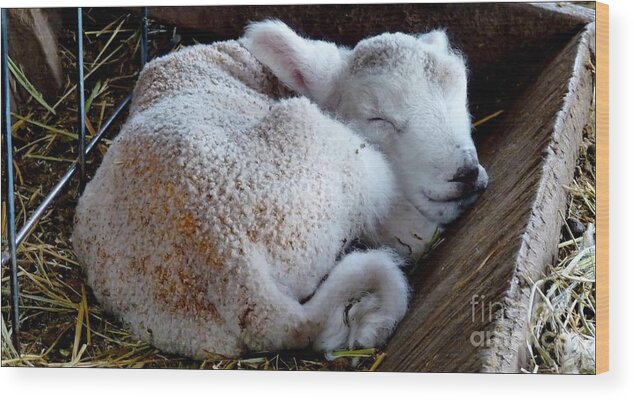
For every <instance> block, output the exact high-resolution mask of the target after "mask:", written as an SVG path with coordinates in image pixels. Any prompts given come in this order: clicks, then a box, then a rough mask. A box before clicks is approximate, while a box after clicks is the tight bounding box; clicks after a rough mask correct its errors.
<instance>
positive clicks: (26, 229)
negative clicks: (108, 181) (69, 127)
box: [2, 94, 132, 266]
mask: <svg viewBox="0 0 634 400" xmlns="http://www.w3.org/2000/svg"><path fill="white" fill-rule="evenodd" d="M130 100H132V94H129V95H128V96H126V98H125V99H123V101H122V102H121V103H120V104H119V106H118V107H117V109H116V110H115V111H114V113H113V114H112V115H111V116H110V118H108V119H107V120H106V121H105V122H104V123H103V125H102V126H101V129H100V130H99V132H97V134H96V135H95V136H94V137H93V138H92V140H91V141H90V143H88V146H86V149H85V154H84V155H87V154H88V153H90V151H91V150H92V148H93V147H95V145H96V144H97V142H98V141H99V139H101V137H102V136H103V134H104V133H105V132H106V130H107V129H108V127H110V124H112V122H113V121H114V120H115V119H116V118H117V117H118V116H119V114H120V113H121V111H123V109H124V108H125V107H126V106H127V105H128V103H130ZM78 169H79V160H76V161H75V162H74V163H73V164H72V165H71V166H70V167H69V168H68V170H67V171H66V173H65V174H64V175H63V176H62V178H61V179H60V180H59V182H57V184H56V185H55V186H54V187H53V189H52V190H51V192H50V193H49V194H48V195H47V196H46V198H45V199H44V200H43V201H42V203H40V205H39V206H38V207H37V209H36V210H35V212H33V214H31V216H30V217H29V219H28V221H26V223H25V224H24V226H23V227H22V228H21V229H20V232H18V234H17V237H16V246H19V245H20V243H22V241H23V240H24V239H25V238H26V236H27V235H28V234H29V233H30V231H31V229H33V227H35V224H37V223H38V221H39V220H40V219H41V218H42V216H44V212H45V211H46V209H47V208H48V206H50V205H51V203H52V202H53V200H55V198H56V197H57V196H58V195H59V194H60V193H61V191H62V189H63V188H64V187H65V186H66V185H67V184H68V182H69V181H70V178H72V177H73V175H74V174H75V172H77V170H78ZM8 262H9V258H8V255H5V254H3V255H2V265H3V266H4V265H5V264H7V263H8Z"/></svg>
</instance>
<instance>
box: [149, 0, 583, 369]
mask: <svg viewBox="0 0 634 400" xmlns="http://www.w3.org/2000/svg"><path fill="white" fill-rule="evenodd" d="M150 18H152V19H156V20H158V21H162V22H164V23H168V24H170V25H177V26H179V27H181V28H185V29H186V30H191V31H195V32H196V37H197V38H200V37H201V35H208V36H206V38H207V39H208V41H212V40H223V39H230V38H236V37H239V36H240V35H241V34H242V30H243V28H244V26H245V25H246V24H247V23H248V22H249V21H255V20H260V19H264V18H279V19H281V20H283V21H284V22H286V23H288V24H289V25H290V26H291V27H293V28H295V29H297V30H298V31H299V32H303V33H304V34H306V35H307V36H310V37H313V38H321V39H327V40H332V41H334V42H337V43H342V44H347V45H350V46H353V45H354V44H355V43H356V42H357V41H359V40H360V39H362V38H364V37H366V36H370V35H374V34H378V33H381V32H385V31H404V32H424V31H427V30H429V29H432V28H437V27H443V28H446V30H447V33H448V35H449V37H450V39H451V40H452V42H453V43H454V45H455V46H457V47H458V48H459V49H461V51H462V52H463V53H464V54H465V55H466V58H467V60H468V65H469V68H470V71H471V72H470V94H469V98H470V104H471V112H472V114H473V115H474V121H478V120H480V119H482V118H485V117H487V116H490V115H492V114H494V113H498V112H499V111H501V113H498V114H496V115H497V116H496V117H495V118H492V119H490V120H488V121H487V122H486V123H483V124H481V125H479V126H477V127H476V128H475V130H474V137H475V140H476V143H477V146H478V153H479V155H480V160H481V162H482V164H483V165H484V166H485V167H486V169H487V171H488V172H489V176H490V186H489V188H488V190H487V191H486V192H485V194H484V195H483V196H482V198H481V199H480V200H479V202H478V203H477V204H476V206H475V207H474V208H473V209H471V210H470V211H469V212H467V213H466V214H465V215H464V216H463V217H462V218H460V219H459V220H458V221H456V223H454V224H453V225H452V226H451V227H450V228H449V230H448V232H447V233H446V235H445V237H446V238H445V240H444V242H443V243H442V244H441V245H440V246H439V247H438V248H437V249H436V250H435V251H434V252H433V254H432V255H431V256H429V257H428V258H427V259H426V260H424V262H423V264H422V265H420V266H419V268H417V270H416V272H415V273H414V274H413V275H412V278H411V279H412V285H413V287H414V294H413V298H412V301H411V306H410V310H409V313H408V314H407V316H406V318H405V319H404V320H403V322H402V323H401V324H400V326H399V328H398V330H397V332H396V334H395V335H394V336H393V338H392V339H391V340H390V342H389V344H388V346H387V349H386V353H387V356H386V357H385V359H384V361H383V362H382V364H381V365H380V367H379V370H383V371H433V372H518V371H519V369H520V365H521V364H522V361H523V359H524V357H525V356H526V354H525V352H526V350H527V345H526V337H527V320H528V315H527V314H528V307H529V296H530V290H531V286H532V282H534V281H535V280H537V279H539V278H540V277H541V276H542V273H543V272H544V271H545V269H546V267H547V266H548V265H549V264H553V263H554V260H555V256H556V251H557V243H558V239H559V232H560V229H561V225H562V222H563V220H562V217H561V215H562V214H561V212H563V211H564V209H565V199H566V192H565V188H564V186H565V185H567V184H569V183H570V182H571V180H572V178H573V173H574V166H575V160H576V158H577V151H578V147H579V145H580V143H581V138H582V129H583V126H584V124H585V123H586V120H587V114H588V111H589V109H590V105H591V101H592V97H593V87H594V85H593V75H592V68H593V65H592V59H593V57H594V42H595V31H594V20H595V17H594V12H593V11H592V10H588V9H585V8H582V7H579V6H574V5H569V4H564V5H561V4H559V3H557V4H555V3H542V4H539V5H533V4H519V3H516V4H514V3H507V4H500V3H498V4H493V3H480V4H404V5H398V4H396V5H309V6H232V7H158V8H152V9H151V11H150Z"/></svg>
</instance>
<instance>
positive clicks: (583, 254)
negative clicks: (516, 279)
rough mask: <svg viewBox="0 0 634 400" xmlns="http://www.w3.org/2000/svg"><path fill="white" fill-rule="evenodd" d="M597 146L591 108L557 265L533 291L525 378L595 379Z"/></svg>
mask: <svg viewBox="0 0 634 400" xmlns="http://www.w3.org/2000/svg"><path fill="white" fill-rule="evenodd" d="M595 144H596V136H595V106H594V104H593V106H592V110H591V111H590V120H589V121H588V124H587V125H586V126H585V128H584V138H583V143H582V146H581V149H580V155H579V159H578V161H577V166H576V170H575V178H574V180H573V182H572V185H570V186H569V187H567V188H566V190H567V191H568V209H567V214H566V215H565V216H564V215H562V218H563V219H564V222H565V223H564V227H563V228H562V236H561V243H560V244H559V258H558V262H557V265H556V266H550V267H549V273H548V274H547V275H546V276H545V277H544V278H543V279H541V280H539V281H537V282H535V283H534V285H533V292H532V295H533V296H532V297H531V304H532V307H531V308H530V311H529V318H530V328H529V329H530V332H529V339H528V343H527V347H528V353H529V358H528V362H527V365H525V366H524V368H523V370H524V371H526V372H541V373H559V374H579V373H581V374H594V373H595V328H596V325H595V322H596V320H595V311H596V308H595V306H596V291H595V288H596V285H595V277H596V272H595V271H596V268H595V267H596V262H595V238H594V234H595V232H594V223H595V221H596V215H595V212H596V192H595V188H596V184H595V176H596V159H595V154H596V153H595ZM579 223H580V224H579ZM573 225H576V226H577V227H574V226H573ZM579 227H581V228H585V232H583V233H582V232H580V230H579Z"/></svg>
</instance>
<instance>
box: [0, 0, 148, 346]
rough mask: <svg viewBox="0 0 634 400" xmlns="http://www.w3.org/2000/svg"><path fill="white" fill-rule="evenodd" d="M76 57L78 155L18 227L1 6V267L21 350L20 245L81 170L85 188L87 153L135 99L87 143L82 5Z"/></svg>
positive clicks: (144, 48)
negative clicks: (4, 238) (3, 243)
mask: <svg viewBox="0 0 634 400" xmlns="http://www.w3.org/2000/svg"><path fill="white" fill-rule="evenodd" d="M147 16H148V10H147V7H143V9H142V13H141V21H140V23H141V67H143V66H144V65H145V63H146V62H147V57H148V17H147ZM75 34H76V38H77V40H76V42H77V46H76V57H77V110H78V111H77V112H78V115H77V117H78V118H77V121H78V122H77V133H78V135H77V149H78V153H77V154H78V157H77V159H76V160H75V161H74V162H73V163H72V164H71V166H70V167H69V168H68V170H67V171H66V173H65V174H64V175H62V177H61V178H60V180H59V181H58V182H57V183H56V184H55V185H54V186H53V188H52V189H51V191H50V192H49V193H48V194H47V195H46V196H45V197H44V199H43V200H42V202H41V203H40V204H39V205H38V206H37V208H36V209H35V211H34V212H33V213H32V214H31V215H30V216H29V218H28V219H27V220H26V222H25V223H24V224H23V225H22V226H21V227H20V230H19V231H17V229H16V222H15V219H16V211H15V199H14V197H15V193H14V171H13V162H14V158H13V156H14V155H13V146H12V140H11V139H12V138H11V102H10V98H9V96H10V86H9V50H8V41H9V39H10V38H9V37H8V18H7V9H5V8H3V9H2V50H1V52H2V119H3V123H2V131H3V134H4V136H5V148H6V151H5V157H6V159H5V166H6V167H5V171H6V188H5V189H6V194H7V234H8V235H7V238H8V245H7V249H5V250H4V251H3V252H2V267H3V268H4V267H7V266H8V267H9V269H10V283H11V325H12V331H11V339H12V342H13V345H14V347H15V348H16V350H17V351H18V352H19V351H20V350H19V349H20V343H19V333H20V301H19V300H20V288H19V283H18V267H17V259H16V252H17V248H18V246H20V244H21V243H22V242H23V241H24V239H25V238H26V237H27V236H28V235H29V234H30V233H31V232H32V231H33V228H35V227H36V226H37V224H38V222H39V221H40V219H41V218H42V217H43V216H44V214H45V212H46V210H47V209H48V207H49V206H50V205H51V204H52V203H53V201H54V200H55V199H56V198H57V197H58V196H59V195H60V194H61V193H62V192H63V191H64V189H65V188H66V187H67V186H68V184H69V182H70V181H71V178H72V177H73V176H75V174H76V173H79V180H80V185H81V186H80V187H83V185H84V183H85V178H86V156H88V155H89V154H90V152H91V151H92V150H93V149H94V147H95V146H96V144H97V143H98V142H99V140H100V139H101V138H102V137H103V135H104V134H105V133H106V131H107V130H108V128H109V127H110V126H111V125H112V123H113V122H114V121H115V120H116V119H117V118H118V117H119V116H120V115H121V113H122V112H123V111H124V110H125V109H126V107H127V106H128V105H129V104H130V101H131V100H132V93H130V94H128V95H127V96H126V97H125V98H124V99H123V100H122V101H121V102H120V103H119V104H118V105H117V107H116V108H115V110H114V112H113V113H112V114H111V115H110V117H109V118H108V119H107V120H106V121H105V122H104V123H103V124H102V125H101V128H100V129H99V131H98V132H97V133H96V134H95V135H94V136H93V138H92V140H91V141H90V142H89V143H88V144H86V110H85V88H84V82H85V76H84V62H83V58H84V57H83V54H84V43H83V34H84V31H83V13H82V9H81V8H77V29H76V33H75Z"/></svg>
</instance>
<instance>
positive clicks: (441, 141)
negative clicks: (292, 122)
mask: <svg viewBox="0 0 634 400" xmlns="http://www.w3.org/2000/svg"><path fill="white" fill-rule="evenodd" d="M244 43H245V45H246V47H247V48H248V49H249V50H250V51H251V52H252V53H253V54H254V55H255V56H256V58H258V60H260V61H261V62H262V63H263V64H264V65H266V66H268V67H269V68H270V69H271V70H272V71H273V73H274V74H275V75H276V76H277V77H278V78H279V79H280V80H281V81H282V82H284V83H285V84H286V85H287V86H289V87H290V88H291V89H293V90H294V91H296V92H298V93H300V94H302V95H305V96H307V97H309V98H310V99H312V100H313V101H315V102H316V103H317V104H319V105H320V106H321V107H322V108H323V109H324V110H327V111H329V112H330V113H332V114H333V115H335V116H336V117H337V118H339V119H340V120H342V121H344V122H345V123H346V124H347V125H348V126H350V127H351V128H352V129H354V130H355V131H356V132H358V133H359V134H360V135H362V136H364V137H365V138H367V140H368V141H369V142H370V143H373V145H375V146H376V147H377V148H379V149H380V150H381V151H382V152H383V153H384V154H385V155H386V156H387V159H388V160H389V161H390V162H391V163H392V166H393V169H394V171H395V174H396V176H397V179H398V181H399V186H400V188H401V191H402V193H403V195H404V196H405V197H406V198H407V199H408V200H409V201H410V202H411V203H412V204H413V205H414V206H415V207H416V208H417V209H418V210H419V211H420V212H421V213H422V214H424V215H425V216H426V217H427V218H428V219H430V220H432V221H435V222H437V223H447V222H449V221H451V220H452V219H454V218H455V217H456V216H457V212H449V213H447V212H446V211H447V208H445V207H442V206H441V207H439V205H442V204H443V203H454V204H455V203H457V204H458V207H452V208H451V209H453V210H460V209H462V208H464V207H463V206H466V205H468V204H470V203H471V202H473V201H474V200H475V198H477V196H478V194H479V193H480V192H482V191H483V190H484V189H485V188H486V186H487V183H488V176H487V174H486V171H485V170H484V168H483V167H482V166H481V165H480V164H479V162H478V156H477V153H476V149H475V146H474V144H473V140H472V138H471V117H470V115H469V111H468V104H467V72H466V67H465V63H464V60H463V59H462V57H461V56H460V55H459V54H458V53H457V52H455V51H454V50H452V48H451V47H450V45H449V42H448V39H447V36H446V34H445V33H444V32H443V31H432V32H429V33H426V34H421V35H418V36H413V35H406V34H403V33H386V34H382V35H379V36H374V37H371V38H368V39H365V40H362V41H361V42H359V43H358V44H357V45H356V46H355V48H354V49H347V48H343V47H338V46H336V45H334V44H332V43H328V42H323V41H315V40H309V39H304V38H301V37H299V36H298V35H297V34H295V33H294V32H293V31H292V30H291V29H290V28H288V27H287V26H286V25H284V24H283V23H281V22H278V21H265V22H259V23H255V24H252V25H250V26H249V27H248V29H247V33H246V35H245V38H244Z"/></svg>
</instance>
